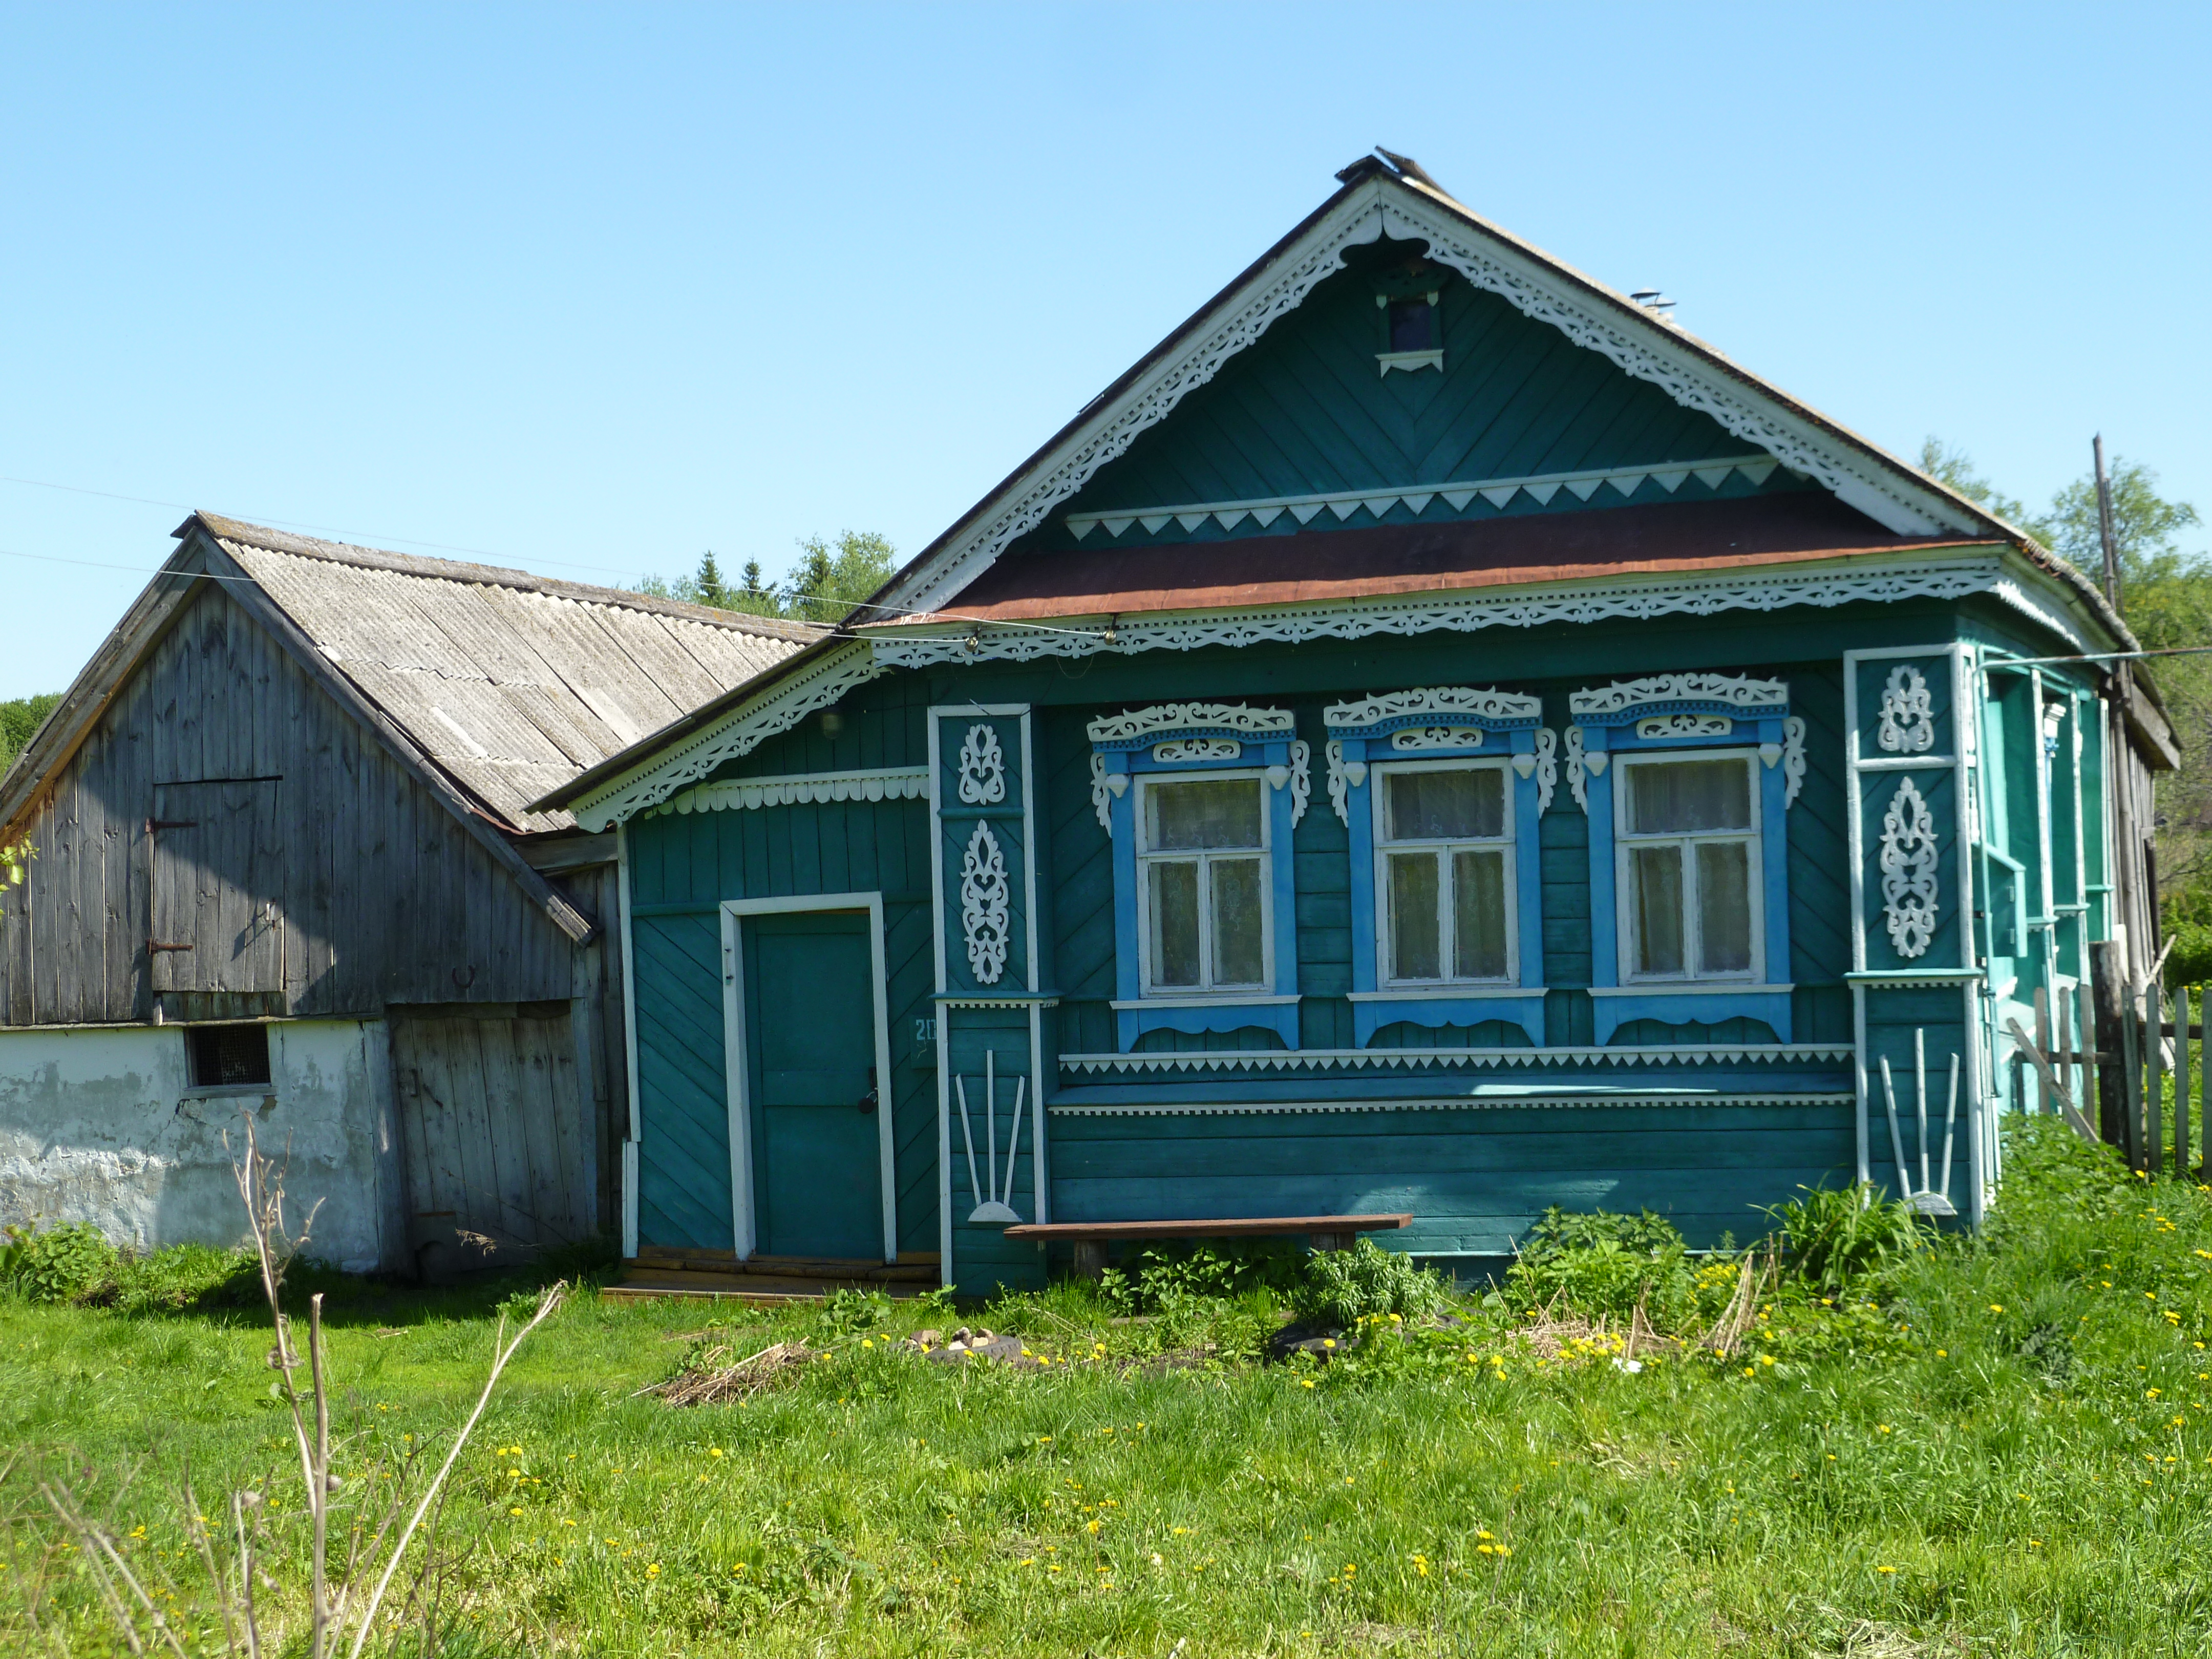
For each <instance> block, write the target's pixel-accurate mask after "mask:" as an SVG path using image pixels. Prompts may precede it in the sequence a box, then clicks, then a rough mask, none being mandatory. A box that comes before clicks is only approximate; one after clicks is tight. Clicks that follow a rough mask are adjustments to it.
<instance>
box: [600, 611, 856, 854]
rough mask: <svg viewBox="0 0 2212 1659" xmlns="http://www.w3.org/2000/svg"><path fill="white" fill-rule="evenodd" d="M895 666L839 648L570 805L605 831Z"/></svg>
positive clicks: (851, 649)
mask: <svg viewBox="0 0 2212 1659" xmlns="http://www.w3.org/2000/svg"><path fill="white" fill-rule="evenodd" d="M890 666H891V665H890V663H888V662H885V661H883V660H881V659H878V657H877V656H876V655H875V654H874V653H872V651H871V650H870V649H869V647H868V646H867V644H866V641H855V642H854V643H853V644H851V645H849V646H847V647H844V648H843V649H842V650H836V651H831V652H829V653H827V654H826V655H824V656H823V657H822V658H821V659H819V660H818V661H817V662H814V663H812V664H811V665H808V666H807V667H805V668H803V669H799V670H798V671H794V672H793V673H790V674H787V675H786V676H785V677H784V678H781V679H779V680H777V681H776V682H775V684H773V685H771V686H769V687H768V688H766V689H765V690H762V691H760V692H759V693H757V695H756V696H751V697H748V698H747V699H746V700H745V701H744V702H743V703H741V704H739V705H738V708H734V709H732V711H731V712H730V713H729V714H725V715H724V716H722V718H721V719H720V720H716V721H715V722H714V724H713V725H711V726H708V727H707V728H706V729H705V730H704V731H702V732H697V733H696V734H695V735H693V736H691V737H689V738H684V739H683V740H682V741H680V742H676V743H671V744H669V745H668V747H666V748H665V749H662V750H656V751H655V752H654V753H653V756H652V757H651V758H650V759H649V760H647V761H646V762H644V763H641V766H640V768H639V769H638V770H637V771H636V772H633V773H629V774H626V775H624V776H623V777H622V778H619V779H617V780H616V781H613V782H611V783H609V784H606V785H605V786H604V787H601V788H599V789H598V790H596V791H594V792H593V793H591V794H588V795H584V796H580V797H579V798H578V799H576V800H575V801H574V802H573V803H571V804H570V806H569V809H568V810H569V811H571V812H573V813H574V815H575V817H576V821H577V822H578V823H581V824H582V825H584V827H585V828H586V829H605V828H606V827H607V826H608V825H610V824H611V823H615V822H616V821H617V819H621V818H627V817H633V816H635V814H637V813H639V812H641V811H644V810H645V809H646V808H647V807H648V806H658V805H659V804H660V803H661V802H662V801H664V800H666V799H668V798H669V797H670V796H671V795H672V794H674V793H676V792H677V791H678V790H679V789H681V788H683V787H684V785H686V784H688V783H696V782H697V781H699V780H700V779H701V778H703V777H705V776H706V775H708V773H709V772H712V771H714V770H715V769H717V768H719V767H721V766H725V765H726V764H728V763H730V762H731V761H733V760H736V759H737V758H738V757H740V756H743V755H750V753H752V751H753V750H755V749H757V748H758V747H759V746H760V745H761V744H763V743H765V742H766V741H767V740H768V739H769V738H772V737H775V736H776V735H777V734H778V733H779V732H788V731H789V730H791V728H792V727H793V726H796V725H798V724H799V721H801V720H805V718H806V717H807V716H808V715H809V714H812V713H813V712H814V711H815V710H816V709H817V708H828V707H829V705H830V704H831V703H833V702H836V701H837V699H838V698H840V697H842V696H844V695H845V694H846V693H847V692H848V691H850V690H852V689H853V688H854V686H857V685H865V684H867V682H869V681H870V680H872V679H873V678H876V676H877V675H878V674H881V673H884V671H887V670H888V669H889V668H890Z"/></svg>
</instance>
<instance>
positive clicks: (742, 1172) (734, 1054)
mask: <svg viewBox="0 0 2212 1659" xmlns="http://www.w3.org/2000/svg"><path fill="white" fill-rule="evenodd" d="M832 911H842V912H847V913H850V912H853V911H866V913H867V917H868V956H869V960H870V962H871V963H872V965H873V969H874V971H873V973H872V975H871V979H872V981H873V982H872V985H871V986H870V987H869V988H870V989H871V991H872V993H873V994H874V998H875V1030H876V1148H877V1152H878V1162H879V1164H880V1166H881V1168H880V1174H881V1176H882V1182H883V1206H884V1261H886V1262H891V1261H897V1260H898V1187H897V1182H896V1176H895V1175H894V1172H893V1170H892V1168H891V1163H892V1152H893V1142H892V1133H891V1092H892V1091H891V1037H890V1010H889V998H890V987H889V986H888V985H887V984H886V983H885V982H884V975H885V969H884V896H883V894H882V892H881V891H880V890H878V891H876V892H872V893H799V894H793V896H790V897H788V898H757V899H724V900H723V901H722V1048H723V1053H724V1055H725V1066H726V1074H727V1085H728V1095H729V1108H730V1201H731V1209H732V1216H731V1219H732V1223H733V1225H734V1230H735V1233H736V1237H737V1246H738V1260H739V1261H745V1260H748V1259H749V1258H750V1256H751V1255H752V1253H753V1251H754V1249H755V1248H756V1247H757V1236H756V1231H755V1230H756V1226H757V1217H756V1216H755V1215H754V1214H753V1138H752V1076H751V1068H750V1066H747V1065H746V1063H745V1058H746V1057H745V980H744V975H745V953H744V951H743V950H742V949H740V948H739V946H740V944H741V942H742V941H741V939H740V936H739V930H740V926H741V922H742V919H743V918H744V917H746V916H769V915H793V914H820V913H825V912H832Z"/></svg>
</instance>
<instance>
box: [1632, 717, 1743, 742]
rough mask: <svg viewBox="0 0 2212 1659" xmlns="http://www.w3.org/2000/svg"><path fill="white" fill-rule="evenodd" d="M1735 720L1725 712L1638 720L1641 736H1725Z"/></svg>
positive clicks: (1638, 734) (1732, 728) (1637, 733)
mask: <svg viewBox="0 0 2212 1659" xmlns="http://www.w3.org/2000/svg"><path fill="white" fill-rule="evenodd" d="M1734 729H1735V721H1734V720H1729V718H1728V717H1727V716H1726V715H1723V714H1659V715H1656V716H1654V717H1653V718H1652V719H1650V720H1638V721H1637V722H1636V735H1637V736H1638V737H1639V738H1724V737H1726V736H1728V734H1729V732H1731V731H1732V730H1734Z"/></svg>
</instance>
